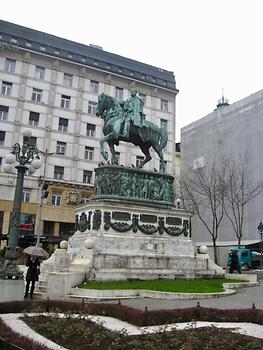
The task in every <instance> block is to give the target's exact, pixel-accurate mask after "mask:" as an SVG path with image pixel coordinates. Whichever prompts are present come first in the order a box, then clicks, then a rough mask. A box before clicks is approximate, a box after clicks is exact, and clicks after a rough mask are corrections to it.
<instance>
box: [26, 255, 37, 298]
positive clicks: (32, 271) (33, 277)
mask: <svg viewBox="0 0 263 350" xmlns="http://www.w3.org/2000/svg"><path fill="white" fill-rule="evenodd" d="M26 266H28V269H27V273H26V291H25V296H24V298H27V297H28V292H29V287H30V283H31V289H30V299H32V298H33V293H34V290H35V283H36V282H37V281H38V276H39V274H40V262H39V259H38V257H36V256H35V255H31V256H29V257H28V259H27V262H26Z"/></svg>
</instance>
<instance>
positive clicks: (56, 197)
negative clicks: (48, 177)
mask: <svg viewBox="0 0 263 350" xmlns="http://www.w3.org/2000/svg"><path fill="white" fill-rule="evenodd" d="M52 204H53V205H60V204H61V192H53V193H52Z"/></svg>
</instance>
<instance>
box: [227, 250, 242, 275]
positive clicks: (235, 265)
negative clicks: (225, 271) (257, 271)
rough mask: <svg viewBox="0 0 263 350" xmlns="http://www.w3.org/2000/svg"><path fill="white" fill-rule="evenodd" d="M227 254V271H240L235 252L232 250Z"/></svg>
mask: <svg viewBox="0 0 263 350" xmlns="http://www.w3.org/2000/svg"><path fill="white" fill-rule="evenodd" d="M229 255H230V268H229V273H233V271H234V270H237V272H238V273H241V267H240V264H239V260H238V254H237V252H236V251H234V250H233V251H232V252H231V253H230V254H229Z"/></svg>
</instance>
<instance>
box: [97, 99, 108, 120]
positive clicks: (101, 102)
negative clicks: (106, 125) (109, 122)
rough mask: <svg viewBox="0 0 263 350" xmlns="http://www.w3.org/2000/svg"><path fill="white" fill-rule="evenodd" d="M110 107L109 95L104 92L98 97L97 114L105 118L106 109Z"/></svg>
mask: <svg viewBox="0 0 263 350" xmlns="http://www.w3.org/2000/svg"><path fill="white" fill-rule="evenodd" d="M108 108H109V96H107V95H105V94H104V93H102V94H101V95H99V97H98V104H97V108H96V116H97V117H102V118H104V116H105V111H106V110H107V109H108Z"/></svg>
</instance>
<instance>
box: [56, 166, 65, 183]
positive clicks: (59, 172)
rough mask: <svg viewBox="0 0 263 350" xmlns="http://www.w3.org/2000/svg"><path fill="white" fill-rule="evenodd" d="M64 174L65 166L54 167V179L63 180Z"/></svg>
mask: <svg viewBox="0 0 263 350" xmlns="http://www.w3.org/2000/svg"><path fill="white" fill-rule="evenodd" d="M63 175H64V167H63V166H55V167H54V179H56V180H62V179H63Z"/></svg>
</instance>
